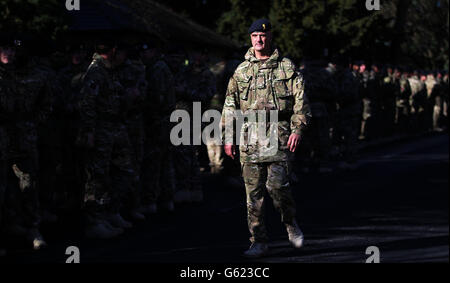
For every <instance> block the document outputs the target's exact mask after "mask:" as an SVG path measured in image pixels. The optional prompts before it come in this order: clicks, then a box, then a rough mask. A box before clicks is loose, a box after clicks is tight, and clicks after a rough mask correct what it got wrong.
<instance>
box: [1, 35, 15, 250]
mask: <svg viewBox="0 0 450 283" xmlns="http://www.w3.org/2000/svg"><path fill="white" fill-rule="evenodd" d="M2 37H3V39H5V38H6V37H4V36H3V35H2ZM11 45H12V42H8V41H7V40H5V42H3V41H2V42H0V61H1V62H0V256H3V255H5V253H6V251H5V249H4V247H5V246H4V239H3V236H4V232H5V231H4V228H5V227H4V220H5V219H4V212H5V207H4V204H5V193H6V185H7V181H6V179H7V178H6V176H7V173H6V172H7V152H8V136H7V133H6V123H7V122H8V116H7V113H8V114H10V113H11V109H10V110H9V111H8V106H7V104H6V99H7V93H6V91H7V86H8V84H7V82H6V81H5V80H4V79H3V76H5V72H6V68H5V64H10V63H11V62H10V60H12V58H13V57H14V55H15V50H14V48H13V46H11Z"/></svg>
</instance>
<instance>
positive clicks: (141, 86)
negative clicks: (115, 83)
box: [117, 60, 148, 125]
mask: <svg viewBox="0 0 450 283" xmlns="http://www.w3.org/2000/svg"><path fill="white" fill-rule="evenodd" d="M117 77H118V80H119V82H120V84H121V85H122V86H123V87H124V89H125V97H124V102H125V104H126V105H125V109H126V111H127V112H126V113H125V117H126V122H127V124H129V125H130V124H142V122H143V120H142V119H143V112H144V102H145V97H146V95H147V87H148V84H147V81H146V79H145V65H144V64H143V63H142V62H141V61H140V60H126V61H125V62H124V63H123V64H122V65H121V66H119V67H118V69H117Z"/></svg>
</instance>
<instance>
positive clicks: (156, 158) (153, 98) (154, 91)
mask: <svg viewBox="0 0 450 283" xmlns="http://www.w3.org/2000/svg"><path fill="white" fill-rule="evenodd" d="M140 50H141V60H142V62H143V63H144V64H145V66H146V81H147V88H148V90H147V96H146V97H145V106H144V107H145V116H144V119H145V150H144V166H143V194H142V212H143V213H145V214H152V213H156V211H157V209H158V208H163V209H166V210H168V211H173V210H174V203H173V193H174V186H175V184H174V182H175V176H174V164H173V151H174V149H173V147H172V145H171V143H170V137H169V128H170V115H171V114H172V111H173V110H174V109H175V93H174V78H173V75H172V72H171V70H170V69H169V67H168V66H167V64H166V62H165V61H164V59H163V57H162V55H161V54H160V53H159V51H158V48H157V47H156V46H155V45H152V43H151V42H148V43H146V44H142V45H141V46H140ZM158 205H159V207H158Z"/></svg>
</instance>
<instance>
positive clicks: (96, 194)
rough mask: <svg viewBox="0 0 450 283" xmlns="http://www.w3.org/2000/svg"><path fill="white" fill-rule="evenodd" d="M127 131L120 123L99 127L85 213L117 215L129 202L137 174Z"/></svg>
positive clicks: (89, 169)
mask: <svg viewBox="0 0 450 283" xmlns="http://www.w3.org/2000/svg"><path fill="white" fill-rule="evenodd" d="M132 156H133V152H132V147H131V144H130V140H129V137H128V132H127V128H126V126H125V125H124V124H122V123H106V122H104V123H99V124H98V125H97V127H96V131H95V147H94V149H93V151H92V153H91V154H90V156H89V158H88V161H87V166H86V173H87V181H86V186H85V189H86V191H85V195H84V202H85V209H86V210H87V213H88V214H89V213H90V212H93V213H95V212H97V211H98V210H100V211H104V210H108V211H109V212H113V213H117V212H119V209H120V208H121V206H122V205H124V204H127V202H129V201H130V199H131V198H132V195H133V194H134V191H135V190H136V188H135V187H134V185H135V184H136V179H137V174H136V169H135V167H134V164H133V157H132Z"/></svg>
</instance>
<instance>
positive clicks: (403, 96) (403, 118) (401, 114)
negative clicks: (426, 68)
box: [395, 69, 411, 133]
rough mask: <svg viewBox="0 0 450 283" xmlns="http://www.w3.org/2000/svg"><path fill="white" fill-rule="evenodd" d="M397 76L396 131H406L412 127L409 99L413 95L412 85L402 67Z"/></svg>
mask: <svg viewBox="0 0 450 283" xmlns="http://www.w3.org/2000/svg"><path fill="white" fill-rule="evenodd" d="M395 77H396V79H397V80H398V88H399V91H398V92H397V97H396V98H395V104H396V108H395V125H396V131H397V132H399V133H406V132H407V131H409V129H410V113H411V107H410V105H409V100H410V97H411V85H410V84H409V80H408V75H407V73H406V72H402V70H401V69H397V70H396V71H395Z"/></svg>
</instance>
